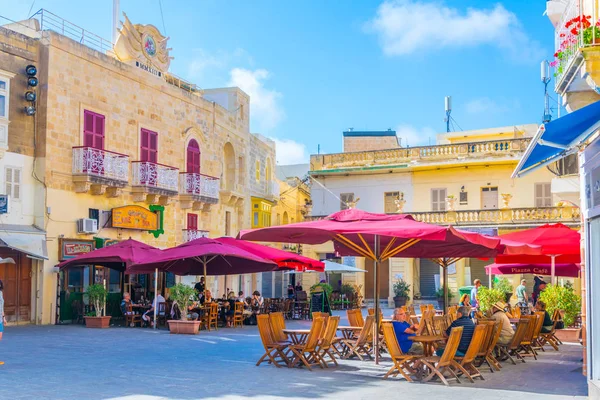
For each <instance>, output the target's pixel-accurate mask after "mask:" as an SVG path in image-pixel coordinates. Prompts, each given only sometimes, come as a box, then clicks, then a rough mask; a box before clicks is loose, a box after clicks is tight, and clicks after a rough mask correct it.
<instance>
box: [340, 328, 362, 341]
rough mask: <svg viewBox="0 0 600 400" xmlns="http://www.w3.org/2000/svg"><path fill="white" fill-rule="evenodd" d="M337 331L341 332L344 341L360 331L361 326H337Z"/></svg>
mask: <svg viewBox="0 0 600 400" xmlns="http://www.w3.org/2000/svg"><path fill="white" fill-rule="evenodd" d="M337 329H338V331H340V332H342V336H343V338H344V339H352V338H353V337H354V334H355V333H358V332H360V331H362V326H338V328H337Z"/></svg>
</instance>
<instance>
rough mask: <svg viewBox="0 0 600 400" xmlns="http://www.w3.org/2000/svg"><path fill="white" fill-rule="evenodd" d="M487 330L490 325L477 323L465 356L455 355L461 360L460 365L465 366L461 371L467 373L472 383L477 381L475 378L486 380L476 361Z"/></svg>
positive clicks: (456, 358)
mask: <svg viewBox="0 0 600 400" xmlns="http://www.w3.org/2000/svg"><path fill="white" fill-rule="evenodd" d="M487 330H488V327H487V326H486V325H477V326H476V327H475V331H474V332H473V338H471V343H470V344H469V348H468V349H467V352H466V353H465V355H464V357H454V358H455V360H457V361H460V366H461V367H462V368H464V370H463V369H461V371H463V373H465V375H466V377H467V378H468V379H469V380H470V381H471V383H472V382H475V381H474V380H473V378H481V380H482V381H483V380H485V379H483V376H482V375H481V371H479V370H478V369H477V367H476V366H475V364H474V361H475V358H476V357H477V354H479V350H480V349H481V346H482V344H483V342H484V340H485V335H486V333H487ZM465 371H466V372H465Z"/></svg>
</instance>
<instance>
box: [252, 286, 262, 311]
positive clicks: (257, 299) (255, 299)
mask: <svg viewBox="0 0 600 400" xmlns="http://www.w3.org/2000/svg"><path fill="white" fill-rule="evenodd" d="M264 302H265V299H264V298H263V297H262V296H261V295H260V292H259V291H258V290H255V291H254V293H252V309H253V310H254V309H256V310H257V311H258V310H259V309H260V307H261V306H262V305H263V304H264Z"/></svg>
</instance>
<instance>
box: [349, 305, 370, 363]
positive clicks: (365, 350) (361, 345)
mask: <svg viewBox="0 0 600 400" xmlns="http://www.w3.org/2000/svg"><path fill="white" fill-rule="evenodd" d="M374 322H375V317H374V316H373V315H369V316H368V317H367V319H366V320H365V324H364V325H363V327H362V330H361V331H360V334H359V335H358V337H357V338H356V339H342V340H341V342H342V343H343V345H344V349H345V356H344V358H349V357H351V356H352V355H355V356H357V357H358V358H359V360H361V361H363V360H364V359H363V357H362V356H363V355H366V356H367V357H369V359H371V358H372V357H371V350H372V349H371V347H370V343H369V340H368V339H369V336H372V335H373V324H374Z"/></svg>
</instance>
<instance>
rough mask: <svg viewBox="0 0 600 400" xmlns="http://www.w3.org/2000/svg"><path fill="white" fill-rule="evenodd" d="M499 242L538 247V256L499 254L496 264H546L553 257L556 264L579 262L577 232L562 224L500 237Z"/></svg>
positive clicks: (579, 239) (578, 237)
mask: <svg viewBox="0 0 600 400" xmlns="http://www.w3.org/2000/svg"><path fill="white" fill-rule="evenodd" d="M499 237H500V240H501V241H504V240H510V241H516V242H521V243H526V244H530V245H535V246H540V247H541V249H540V253H539V255H531V254H500V255H498V256H497V257H496V263H497V264H519V263H526V264H548V263H550V256H555V262H556V264H573V263H575V264H578V263H580V262H581V256H580V249H579V247H580V241H581V235H580V234H579V232H578V231H576V230H574V229H571V228H569V227H568V226H566V225H563V224H546V225H543V226H540V227H537V228H533V229H526V230H523V231H518V232H512V233H507V234H505V235H500V236H499Z"/></svg>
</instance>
